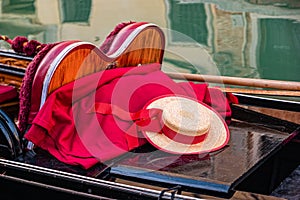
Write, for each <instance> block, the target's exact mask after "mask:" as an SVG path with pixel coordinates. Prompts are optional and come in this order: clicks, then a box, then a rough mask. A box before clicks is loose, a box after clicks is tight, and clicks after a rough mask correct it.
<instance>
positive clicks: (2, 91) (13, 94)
mask: <svg viewBox="0 0 300 200" xmlns="http://www.w3.org/2000/svg"><path fill="white" fill-rule="evenodd" d="M17 97H18V91H17V89H16V88H14V87H13V86H8V85H0V103H4V102H7V101H10V100H13V99H15V98H17Z"/></svg>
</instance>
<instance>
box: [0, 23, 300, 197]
mask: <svg viewBox="0 0 300 200" xmlns="http://www.w3.org/2000/svg"><path fill="white" fill-rule="evenodd" d="M151 26H152V25H151ZM152 33H153V32H151V34H152ZM160 37H162V35H160ZM158 38H159V37H158ZM158 41H159V42H158V46H159V48H161V46H163V45H161V44H160V43H163V42H162V40H160V38H159V39H158ZM76 44H78V43H76ZM134 44H135V45H139V43H134ZM80 45H81V43H80V44H79V45H78V46H80ZM83 45H84V47H86V46H88V45H89V44H86V43H84V44H83ZM75 46H76V45H75ZM133 46H134V45H133ZM71 47H72V48H73V47H74V45H73V46H72V45H71ZM92 47H93V46H88V48H87V49H88V50H89V52H90V50H91V49H93V48H92ZM76 48H77V46H76V47H75V49H76ZM87 49H84V50H87ZM148 50H149V49H147V51H148ZM156 50H157V49H156ZM97 51H98V50H97ZM70 52H71V53H72V52H73V49H70V51H69V52H67V53H70ZM150 52H151V51H150ZM153 52H154V54H153V59H156V62H161V59H162V50H161V49H159V51H153ZM59 53H60V52H59ZM67 53H66V54H67ZM71 53H70V55H71ZM85 53H86V52H85ZM135 53H137V52H135ZM150 54H151V53H149V55H150ZM93 55H94V54H93ZM157 55H159V56H157ZM1 56H2V57H1ZM5 56H8V57H9V58H11V59H15V61H16V62H9V63H2V65H1V66H0V69H1V70H0V74H1V75H3V77H4V78H2V79H3V80H1V83H5V84H7V83H8V84H13V85H15V86H16V87H19V86H20V84H21V82H22V77H23V76H24V74H23V73H24V67H20V66H17V65H15V64H16V63H18V62H17V61H18V60H20V61H22V62H26V63H27V64H28V62H29V61H31V58H28V59H27V58H24V57H23V56H19V57H18V56H17V55H13V54H7V53H5V52H4V53H2V54H0V58H3V57H5ZM50 57H51V56H50ZM77 57H78V56H77ZM77 57H76V58H77ZM129 57H130V56H127V57H125V56H124V57H122V58H121V57H120V58H118V59H119V60H118V61H120V60H122V59H128V58H129ZM134 58H135V57H134ZM53 59H56V57H55V58H53ZM93 59H94V57H93ZM93 59H91V60H90V61H95V60H93ZM98 59H99V58H98ZM66 60H67V59H66ZM82 60H84V58H82V59H81V61H82ZM133 60H134V62H138V61H136V60H135V59H133ZM142 61H144V60H143V58H142ZM104 62H105V64H112V63H110V61H109V62H108V60H105V59H104ZM19 63H20V62H19ZM68 64H69V63H64V65H63V66H64V67H65V68H64V70H65V71H64V70H61V71H60V72H63V73H66V71H67V69H68ZM135 64H136V63H135ZM25 65H26V64H25ZM72 65H74V63H73V64H72ZM78 65H79V64H78ZM52 66H53V65H52ZM25 67H26V66H25ZM46 67H48V66H46ZM79 67H80V66H79ZM102 67H103V66H102ZM105 67H111V65H105ZM113 67H116V66H113ZM74 69H75V68H74ZM54 70H55V69H54ZM76 70H77V69H76ZM41 71H43V70H41ZM63 73H62V74H63ZM85 73H89V72H88V70H87V71H85ZM53 74H54V73H53ZM62 74H59V73H58V75H57V77H55V78H57V79H59V78H61V76H62ZM75 74H76V73H75ZM11 77H16V79H12V78H11ZM68 79H70V80H68V81H71V80H74V79H75V77H73V76H70V77H68ZM64 81H65V80H64ZM60 83H61V82H59V84H60ZM49 85H50V86H53V85H51V84H50V81H49ZM54 85H55V84H54ZM55 87H59V86H58V85H56V86H53V88H55ZM53 88H52V89H53ZM53 90H54V89H53ZM236 95H237V97H238V99H239V101H240V105H246V106H248V105H250V106H260V107H264V108H276V109H280V110H282V112H284V110H289V111H293V112H299V110H300V106H299V103H296V102H288V101H277V100H275V99H271V98H257V97H255V96H251V95H248V96H247V95H239V94H236ZM240 105H234V104H233V105H232V112H233V113H232V122H231V123H230V125H229V130H230V141H229V143H228V145H227V146H225V148H223V149H221V150H219V151H217V152H213V153H207V154H203V155H181V156H178V155H174V154H169V153H166V152H163V151H160V150H157V149H154V148H153V147H152V146H151V145H149V144H146V145H144V146H141V147H139V148H137V149H134V150H133V151H130V152H128V153H126V154H123V155H121V156H119V157H117V158H115V159H112V160H109V161H107V162H105V163H101V162H99V164H97V165H96V166H94V167H92V168H91V169H88V170H84V169H82V168H80V167H78V166H70V165H67V164H65V163H62V162H60V161H58V160H57V159H56V158H54V157H52V156H51V155H50V154H49V153H48V152H45V151H43V150H41V149H39V148H37V149H36V150H35V153H34V152H33V151H28V152H24V154H22V155H20V156H18V157H17V158H15V159H4V158H3V159H2V158H1V159H0V174H1V175H0V179H1V182H0V186H1V188H5V189H4V190H3V191H5V192H3V193H4V194H3V195H4V196H5V195H7V196H8V197H9V196H13V195H14V191H15V190H16V188H17V190H18V191H20V192H22V193H23V194H26V195H30V198H31V199H32V198H35V197H36V198H40V197H42V196H44V195H47V196H49V197H55V198H59V197H60V198H72V199H80V198H83V197H84V198H86V199H97V198H103V199H141V198H143V199H172V198H177V199H198V198H202V197H206V196H205V195H208V196H209V197H211V198H233V197H234V196H235V195H236V194H237V193H239V192H245V193H247V192H248V193H249V194H250V196H251V195H252V196H253V198H264V197H265V196H263V195H269V194H270V193H271V192H272V191H273V190H274V189H275V188H276V187H277V186H278V185H279V184H280V183H281V182H282V180H284V179H285V178H286V177H287V176H288V175H289V174H290V173H291V172H292V171H293V170H294V169H295V168H296V167H297V166H298V165H299V164H300V159H299V158H297V156H296V155H295V153H294V152H296V151H299V150H300V145H299V142H298V138H299V133H300V125H299V124H297V123H293V122H290V121H287V120H285V119H283V118H280V117H278V118H277V117H271V116H268V115H265V114H262V113H259V112H256V111H253V110H251V109H246V108H244V107H242V106H240ZM1 109H3V110H5V111H6V112H7V113H8V114H9V116H10V117H11V118H12V120H15V119H16V113H17V111H16V110H18V105H17V104H12V105H10V104H9V103H8V104H3V105H2V107H1ZM1 156H2V155H1ZM153 187H155V188H156V189H152V188H153ZM29 191H34V192H29ZM247 197H249V196H247ZM274 198H275V197H274Z"/></svg>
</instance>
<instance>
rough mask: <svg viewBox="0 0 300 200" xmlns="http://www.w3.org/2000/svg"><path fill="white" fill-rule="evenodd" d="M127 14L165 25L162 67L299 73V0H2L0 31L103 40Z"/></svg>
mask: <svg viewBox="0 0 300 200" xmlns="http://www.w3.org/2000/svg"><path fill="white" fill-rule="evenodd" d="M129 21H147V22H151V23H154V24H157V25H158V26H160V27H161V28H162V29H163V31H164V33H165V37H166V47H165V55H164V61H163V70H170V71H179V72H188V73H197V74H209V75H223V76H234V77H248V78H262V79H274V80H288V81H300V54H299V52H300V2H299V0H259V1H256V0H231V1H228V0H151V1H146V0H144V1H141V0H130V1H122V0H111V1H106V0H0V34H1V35H6V36H8V37H10V38H14V37H15V36H18V35H22V36H26V37H28V38H29V39H36V40H38V41H40V42H42V43H52V42H57V41H62V40H71V39H76V40H82V41H88V42H92V43H94V44H96V45H100V44H101V43H102V42H103V41H104V40H105V38H106V36H107V35H108V34H109V32H110V31H112V30H113V29H114V27H115V26H116V25H117V24H119V23H121V22H129ZM0 48H7V49H9V46H8V45H7V44H6V43H5V42H3V41H1V42H0ZM290 98H292V97H290ZM299 171H300V170H299ZM293 179H295V180H296V182H295V183H296V184H297V182H298V185H299V183H300V173H299V172H298V171H295V174H294V176H292V177H291V180H287V181H295V180H293ZM297 180H298V181H297ZM293 191H295V192H296V194H292V196H293V197H295V198H297V197H299V194H297V193H300V189H298V190H297V189H293ZM285 193H286V192H285V188H284V186H282V188H279V189H278V190H277V191H275V192H274V195H277V196H280V195H281V196H284V195H287V194H285Z"/></svg>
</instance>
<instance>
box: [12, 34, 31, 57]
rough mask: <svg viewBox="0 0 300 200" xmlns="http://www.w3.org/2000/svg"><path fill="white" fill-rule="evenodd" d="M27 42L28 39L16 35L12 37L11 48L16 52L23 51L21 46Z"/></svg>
mask: <svg viewBox="0 0 300 200" xmlns="http://www.w3.org/2000/svg"><path fill="white" fill-rule="evenodd" d="M27 42H28V39H27V38H26V37H24V36H17V37H15V38H14V39H13V41H12V44H11V48H12V49H13V50H14V51H15V52H17V53H24V52H23V48H24V46H25V43H27Z"/></svg>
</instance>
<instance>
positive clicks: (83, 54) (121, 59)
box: [48, 27, 165, 94]
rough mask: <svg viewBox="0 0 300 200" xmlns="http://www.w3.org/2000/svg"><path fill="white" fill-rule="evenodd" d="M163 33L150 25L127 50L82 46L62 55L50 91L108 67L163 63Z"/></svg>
mask: <svg viewBox="0 0 300 200" xmlns="http://www.w3.org/2000/svg"><path fill="white" fill-rule="evenodd" d="M164 42H165V41H164V35H163V33H162V32H161V30H160V29H159V28H157V27H148V28H146V29H145V30H143V31H142V32H140V33H139V34H138V35H137V36H136V38H134V39H133V41H132V42H131V43H130V44H129V45H128V47H127V48H126V49H125V50H124V52H123V53H122V54H121V55H119V56H117V57H111V56H107V55H105V54H103V53H102V52H101V51H100V50H99V49H98V48H92V46H88V45H82V46H79V47H76V48H75V49H73V50H72V51H71V52H70V53H69V54H68V55H67V56H65V57H64V58H63V60H62V61H61V63H60V64H59V66H58V67H57V69H56V70H55V72H54V74H53V77H52V79H51V81H50V84H49V87H48V94H50V93H51V92H52V91H54V90H55V89H57V88H59V87H61V86H62V85H64V84H66V83H69V82H71V81H74V80H76V79H78V78H81V77H83V76H86V75H89V74H92V73H95V72H98V71H101V70H105V69H106V68H107V67H108V66H110V65H113V66H114V67H128V66H137V65H139V64H148V63H162V58H163V53H164V45H165V44H164Z"/></svg>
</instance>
